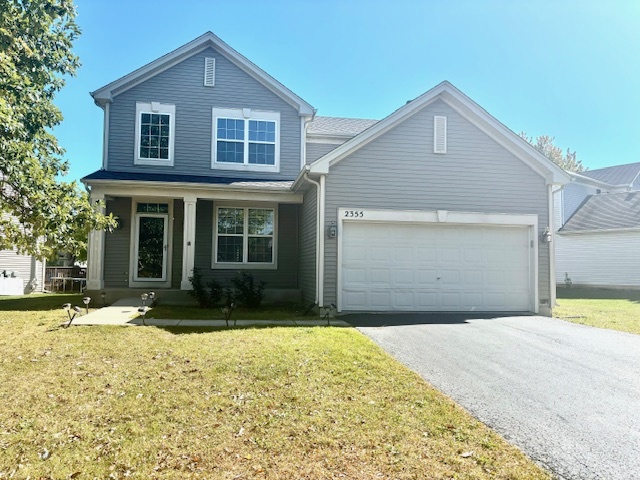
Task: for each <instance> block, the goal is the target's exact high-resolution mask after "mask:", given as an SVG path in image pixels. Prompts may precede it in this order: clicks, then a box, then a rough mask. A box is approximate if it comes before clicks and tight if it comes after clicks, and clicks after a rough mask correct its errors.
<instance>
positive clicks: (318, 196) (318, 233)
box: [302, 166, 322, 305]
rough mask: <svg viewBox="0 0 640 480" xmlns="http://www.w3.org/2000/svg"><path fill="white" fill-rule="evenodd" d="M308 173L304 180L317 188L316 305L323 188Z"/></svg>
mask: <svg viewBox="0 0 640 480" xmlns="http://www.w3.org/2000/svg"><path fill="white" fill-rule="evenodd" d="M306 169H307V171H306V172H304V175H303V177H302V178H303V179H304V180H306V181H307V182H309V183H311V184H313V185H315V186H316V299H315V302H314V303H315V304H316V305H320V304H319V300H320V235H321V233H322V232H321V231H320V229H321V224H320V189H321V186H320V184H319V183H318V182H316V181H315V180H311V179H310V178H309V167H308V166H306Z"/></svg>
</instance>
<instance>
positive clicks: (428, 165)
mask: <svg viewBox="0 0 640 480" xmlns="http://www.w3.org/2000/svg"><path fill="white" fill-rule="evenodd" d="M434 115H444V116H446V117H447V119H448V120H447V123H448V125H447V133H448V135H447V136H448V145H447V153H446V154H434V153H433V116H434ZM340 207H345V208H380V209H398V210H438V209H441V210H450V211H464V212H487V213H512V214H537V215H538V225H539V226H540V228H541V229H542V228H544V226H545V225H548V199H547V187H546V185H545V181H544V179H543V178H542V177H541V176H540V175H538V174H537V173H535V172H534V171H533V170H532V169H531V168H530V167H528V166H527V165H526V164H525V163H524V162H522V161H521V160H519V159H517V158H516V157H514V155H513V154H511V153H510V152H508V151H507V150H506V149H504V148H503V147H502V146H500V145H499V144H498V143H497V142H495V141H494V140H492V139H491V138H490V137H489V136H487V135H486V134H485V133H483V132H482V131H481V130H480V129H478V128H477V127H475V126H474V125H473V124H471V123H470V122H469V121H467V120H466V119H465V118H463V117H462V116H461V115H460V114H458V113H457V112H456V111H455V110H454V109H453V108H451V107H450V106H449V105H448V104H446V103H445V102H443V101H441V100H438V101H436V102H434V103H433V104H431V105H429V106H427V107H425V108H424V109H422V110H421V111H420V112H418V113H417V114H415V115H414V116H412V117H411V118H408V119H406V120H405V121H404V122H403V123H402V124H400V125H398V126H396V127H394V128H393V129H391V130H390V131H388V132H387V133H385V134H383V135H382V136H381V137H379V138H378V139H376V140H374V141H373V142H371V143H369V144H368V145H366V146H364V147H362V148H361V149H359V150H358V151H356V152H354V153H353V154H352V155H350V156H349V157H347V158H345V159H344V160H342V161H341V162H340V163H338V164H336V165H335V166H333V167H331V170H330V172H329V175H328V176H327V180H326V216H325V228H326V227H328V226H329V225H331V223H332V222H336V221H337V209H338V208H340ZM325 246H326V247H325V283H324V292H325V293H324V304H325V305H329V304H330V303H332V302H336V294H337V293H336V288H337V287H336V281H337V265H336V263H337V259H336V256H337V239H331V238H326V239H325ZM538 269H539V270H538V272H539V295H540V300H541V303H543V302H544V300H546V301H547V302H548V300H549V298H550V295H549V294H550V292H549V247H548V245H547V244H544V243H542V242H540V243H539V263H538ZM547 304H548V303H547Z"/></svg>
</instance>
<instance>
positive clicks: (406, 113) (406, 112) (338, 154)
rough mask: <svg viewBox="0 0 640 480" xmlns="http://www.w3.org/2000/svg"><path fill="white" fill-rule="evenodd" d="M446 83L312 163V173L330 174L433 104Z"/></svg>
mask: <svg viewBox="0 0 640 480" xmlns="http://www.w3.org/2000/svg"><path fill="white" fill-rule="evenodd" d="M445 83H447V82H443V83H441V84H439V85H437V86H436V87H434V88H432V89H431V90H429V91H428V92H426V93H424V94H423V95H421V96H420V97H418V98H416V99H415V100H413V101H411V102H409V103H407V104H406V105H405V106H403V107H402V108H399V109H398V110H396V111H395V112H393V113H392V114H391V115H389V116H387V117H385V118H383V119H382V120H380V121H379V122H378V123H376V124H374V125H372V126H371V127H369V128H368V129H366V130H365V131H364V132H362V133H360V134H358V135H356V136H355V137H353V138H352V139H351V140H348V141H347V142H345V143H343V144H342V145H341V146H339V147H338V148H336V149H335V150H332V151H331V152H329V153H327V154H326V155H324V156H323V157H320V158H319V159H317V160H316V161H315V162H313V163H311V164H310V166H311V173H323V174H326V173H329V167H330V166H333V165H335V164H336V163H338V162H340V161H341V160H342V159H344V158H345V157H347V156H349V155H350V154H351V153H353V152H355V151H356V150H358V149H360V148H362V147H364V146H365V145H367V144H368V143H369V142H371V141H373V140H375V139H376V138H378V137H379V136H380V135H382V134H383V133H385V132H387V131H389V130H391V129H392V128H393V127H395V126H396V125H397V124H399V123H400V122H402V121H404V120H405V119H407V118H409V117H411V116H412V115H413V114H415V113H417V112H418V111H419V110H421V109H422V108H423V107H425V106H426V105H428V104H430V103H431V102H433V101H434V100H435V99H436V97H437V96H438V95H439V94H440V93H442V92H443V91H444V88H445V86H446V85H445Z"/></svg>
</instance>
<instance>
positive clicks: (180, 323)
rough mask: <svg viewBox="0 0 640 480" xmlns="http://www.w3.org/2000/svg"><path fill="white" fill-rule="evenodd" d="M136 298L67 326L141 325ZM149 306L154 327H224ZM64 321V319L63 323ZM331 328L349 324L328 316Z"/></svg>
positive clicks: (289, 323)
mask: <svg viewBox="0 0 640 480" xmlns="http://www.w3.org/2000/svg"><path fill="white" fill-rule="evenodd" d="M139 307H140V298H123V299H121V300H118V301H116V302H114V303H113V304H112V305H110V306H108V307H103V308H100V309H98V310H94V311H93V312H90V313H89V314H88V315H81V316H78V317H76V318H75V320H74V321H73V322H72V323H71V325H125V326H134V325H142V317H140V316H139V315H140V314H139V313H138V308H139ZM152 317H153V309H150V310H149V311H148V312H147V318H146V320H145V323H146V324H147V325H148V326H156V327H226V326H227V323H226V322H225V321H224V320H178V319H161V318H152ZM65 323H66V322H65ZM229 325H231V326H234V325H235V326H238V327H246V326H252V325H261V326H277V327H296V326H298V327H315V326H325V325H327V321H326V320H305V319H304V318H301V319H300V320H236V321H235V322H234V320H233V318H232V319H231V320H229ZM329 325H330V326H332V327H349V326H350V325H349V324H348V323H347V322H343V321H342V320H336V319H334V318H332V319H331V320H330V321H329Z"/></svg>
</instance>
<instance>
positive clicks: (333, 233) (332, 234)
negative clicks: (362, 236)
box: [328, 222, 338, 238]
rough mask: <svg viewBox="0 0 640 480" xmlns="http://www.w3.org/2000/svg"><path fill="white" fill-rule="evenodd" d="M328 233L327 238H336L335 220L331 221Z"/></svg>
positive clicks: (336, 227)
mask: <svg viewBox="0 0 640 480" xmlns="http://www.w3.org/2000/svg"><path fill="white" fill-rule="evenodd" d="M328 234H329V238H336V236H338V226H337V225H336V222H332V223H331V225H330V226H329V232H328Z"/></svg>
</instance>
